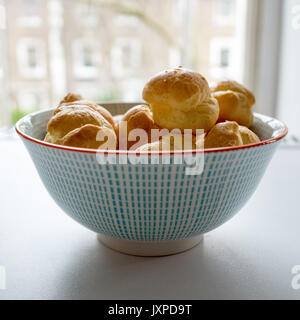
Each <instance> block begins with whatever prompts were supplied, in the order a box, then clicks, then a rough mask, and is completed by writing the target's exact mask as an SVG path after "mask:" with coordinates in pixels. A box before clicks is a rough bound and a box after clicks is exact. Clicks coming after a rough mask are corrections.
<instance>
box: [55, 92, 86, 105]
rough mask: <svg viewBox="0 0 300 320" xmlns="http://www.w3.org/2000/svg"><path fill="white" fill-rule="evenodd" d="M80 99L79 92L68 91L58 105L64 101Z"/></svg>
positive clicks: (81, 98)
mask: <svg viewBox="0 0 300 320" xmlns="http://www.w3.org/2000/svg"><path fill="white" fill-rule="evenodd" d="M80 100H83V97H82V96H81V95H80V94H77V93H72V92H70V93H68V94H67V95H66V96H65V97H64V98H63V100H62V101H61V102H60V103H59V106H60V105H62V104H64V103H70V102H74V101H80Z"/></svg>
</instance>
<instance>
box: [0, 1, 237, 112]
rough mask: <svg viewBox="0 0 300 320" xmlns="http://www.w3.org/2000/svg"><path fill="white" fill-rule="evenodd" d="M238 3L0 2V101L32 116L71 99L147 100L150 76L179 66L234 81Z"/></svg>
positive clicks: (210, 77) (211, 76) (214, 77)
mask: <svg viewBox="0 0 300 320" xmlns="http://www.w3.org/2000/svg"><path fill="white" fill-rule="evenodd" d="M237 1H238V0H188V1H187V0H165V1H163V3H162V2H160V1H149V0H130V1H113V0H112V1H110V2H107V1H106V2H103V1H102V0H91V1H87V0H0V17H1V20H0V37H1V38H0V40H1V43H2V46H3V48H1V49H3V50H1V51H2V52H3V53H4V54H2V55H1V56H0V60H1V61H0V85H1V86H2V88H5V90H2V93H1V96H0V99H1V101H4V99H6V102H7V103H6V105H8V107H7V108H8V109H13V108H19V109H22V110H28V111H31V110H32V109H37V108H41V107H49V106H55V105H56V104H57V102H58V101H59V100H60V99H61V98H62V96H64V95H65V93H66V92H68V91H74V92H78V93H81V94H83V95H84V96H85V97H86V98H89V99H94V100H98V101H113V100H124V101H126V100H127V101H130V100H131V101H133V100H140V99H141V91H142V87H143V84H144V83H145V81H146V80H147V79H148V78H149V77H150V76H151V75H153V74H155V73H156V72H158V71H160V70H163V69H165V68H167V67H171V66H177V65H184V66H187V67H190V68H193V69H195V70H197V71H199V72H201V73H203V74H204V75H206V76H207V77H208V78H209V79H211V80H213V79H218V78H222V77H226V76H228V75H231V76H232V75H233V74H234V72H235V69H234V68H235V67H236V66H235V61H236V50H237V44H236V32H237V30H236V29H237V26H236V16H237V13H236V12H237V8H236V3H237ZM108 3H109V4H108ZM1 8H2V9H1ZM1 21H2V23H1ZM4 105H5V103H3V106H4ZM3 110H4V107H2V110H1V112H2V111H3Z"/></svg>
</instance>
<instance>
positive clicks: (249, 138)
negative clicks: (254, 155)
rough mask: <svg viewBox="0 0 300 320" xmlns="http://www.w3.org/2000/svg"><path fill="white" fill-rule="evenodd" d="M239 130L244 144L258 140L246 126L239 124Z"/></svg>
mask: <svg viewBox="0 0 300 320" xmlns="http://www.w3.org/2000/svg"><path fill="white" fill-rule="evenodd" d="M239 131H240V135H241V137H242V140H243V144H244V145H247V144H252V143H258V142H260V139H259V137H258V136H257V135H256V134H255V133H254V132H253V131H251V130H250V129H248V128H247V127H244V126H239Z"/></svg>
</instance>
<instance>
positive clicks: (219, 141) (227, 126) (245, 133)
mask: <svg viewBox="0 0 300 320" xmlns="http://www.w3.org/2000/svg"><path fill="white" fill-rule="evenodd" d="M258 142H260V139H259V137H258V136H257V135H256V134H255V133H254V132H252V131H251V130H250V129H248V128H247V127H244V126H239V125H238V123H237V122H235V121H226V122H220V123H218V124H216V125H215V126H214V127H213V128H212V129H211V130H210V131H209V133H208V134H207V136H206V137H205V141H204V146H205V149H211V148H222V147H236V146H243V145H248V144H253V143H258Z"/></svg>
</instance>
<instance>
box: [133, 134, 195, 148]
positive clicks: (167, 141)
mask: <svg viewBox="0 0 300 320" xmlns="http://www.w3.org/2000/svg"><path fill="white" fill-rule="evenodd" d="M192 149H197V144H196V137H195V136H194V135H192V134H185V135H183V134H174V135H173V134H168V135H165V136H163V137H162V138H161V139H160V140H158V141H155V142H152V143H147V144H145V145H143V146H141V147H139V148H137V149H136V151H174V150H192Z"/></svg>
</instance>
